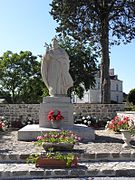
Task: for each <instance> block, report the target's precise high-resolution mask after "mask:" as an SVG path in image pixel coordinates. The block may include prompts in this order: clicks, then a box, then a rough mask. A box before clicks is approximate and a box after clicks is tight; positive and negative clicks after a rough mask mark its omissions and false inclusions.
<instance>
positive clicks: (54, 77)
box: [41, 38, 73, 96]
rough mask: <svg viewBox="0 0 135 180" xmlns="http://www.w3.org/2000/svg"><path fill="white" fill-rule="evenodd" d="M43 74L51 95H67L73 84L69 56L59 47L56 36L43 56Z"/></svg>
mask: <svg viewBox="0 0 135 180" xmlns="http://www.w3.org/2000/svg"><path fill="white" fill-rule="evenodd" d="M41 75H42V78H43V81H44V83H45V85H46V87H47V88H48V90H49V95H50V96H60V95H66V94H67V90H68V89H69V88H70V87H71V86H73V80H72V78H71V76H70V74H69V56H68V54H67V53H66V51H65V50H64V49H62V48H61V47H59V45H58V41H57V39H55V38H54V39H53V40H52V44H51V45H50V47H49V46H48V47H47V49H46V52H45V55H44V56H43V59H42V62H41Z"/></svg>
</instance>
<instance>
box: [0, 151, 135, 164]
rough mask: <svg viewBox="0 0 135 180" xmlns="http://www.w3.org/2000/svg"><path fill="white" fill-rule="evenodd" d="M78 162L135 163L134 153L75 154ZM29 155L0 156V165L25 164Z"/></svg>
mask: <svg viewBox="0 0 135 180" xmlns="http://www.w3.org/2000/svg"><path fill="white" fill-rule="evenodd" d="M75 154H76V155H77V156H79V162H89V161H101V160H102V161H135V152H120V153H116V152H110V153H97V152H96V153H81V154H79V153H75ZM28 156H29V154H21V153H20V154H0V163H3V162H17V163H19V162H25V161H26V158H27V157H28Z"/></svg>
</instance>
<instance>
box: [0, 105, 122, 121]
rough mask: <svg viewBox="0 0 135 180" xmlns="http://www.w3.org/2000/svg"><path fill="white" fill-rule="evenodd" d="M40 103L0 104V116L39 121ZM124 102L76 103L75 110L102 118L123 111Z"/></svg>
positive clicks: (9, 118) (85, 114)
mask: <svg viewBox="0 0 135 180" xmlns="http://www.w3.org/2000/svg"><path fill="white" fill-rule="evenodd" d="M39 109H40V104H0V116H5V117H6V118H7V119H8V120H10V121H14V120H24V121H26V120H28V119H32V120H34V121H38V117H39ZM123 110H124V104H90V103H81V104H79V103H78V104H74V112H76V114H82V115H83V116H87V115H90V116H93V117H97V118H100V119H102V120H103V119H105V120H106V118H112V117H114V116H115V115H116V112H117V111H123Z"/></svg>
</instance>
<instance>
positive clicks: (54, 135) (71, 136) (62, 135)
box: [35, 130, 80, 146]
mask: <svg viewBox="0 0 135 180" xmlns="http://www.w3.org/2000/svg"><path fill="white" fill-rule="evenodd" d="M79 140H80V137H79V136H77V134H75V133H73V132H72V131H68V130H61V131H51V132H47V133H45V134H43V135H41V136H38V137H37V141H36V142H35V145H38V146H42V145H43V144H44V143H45V142H48V143H71V144H75V143H76V142H78V141H79Z"/></svg>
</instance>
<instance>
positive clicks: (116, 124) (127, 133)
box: [106, 116, 135, 147]
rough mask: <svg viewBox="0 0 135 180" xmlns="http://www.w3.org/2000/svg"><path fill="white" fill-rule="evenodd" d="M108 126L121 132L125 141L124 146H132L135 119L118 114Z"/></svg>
mask: <svg viewBox="0 0 135 180" xmlns="http://www.w3.org/2000/svg"><path fill="white" fill-rule="evenodd" d="M106 128H107V129H112V130H113V131H115V132H121V133H122V139H123V141H124V144H123V147H129V146H130V141H131V135H134V134H135V121H134V120H133V119H130V118H129V117H128V116H122V117H118V116H116V117H114V118H113V119H112V120H111V121H110V122H108V123H107V125H106Z"/></svg>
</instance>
